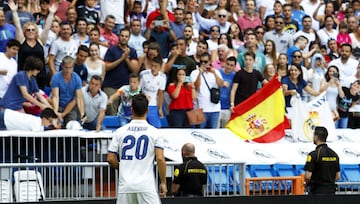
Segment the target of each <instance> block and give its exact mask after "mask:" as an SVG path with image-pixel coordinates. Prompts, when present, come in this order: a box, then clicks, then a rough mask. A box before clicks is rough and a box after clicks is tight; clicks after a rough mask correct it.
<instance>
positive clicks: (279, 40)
mask: <svg viewBox="0 0 360 204" xmlns="http://www.w3.org/2000/svg"><path fill="white" fill-rule="evenodd" d="M266 40H272V41H274V42H275V45H276V46H275V47H276V50H277V51H278V52H279V53H285V52H286V51H287V49H288V48H290V47H291V46H293V42H292V36H291V35H290V34H288V33H287V32H285V31H284V19H283V18H282V17H276V19H275V29H274V30H273V31H268V32H266V33H265V36H264V41H266Z"/></svg>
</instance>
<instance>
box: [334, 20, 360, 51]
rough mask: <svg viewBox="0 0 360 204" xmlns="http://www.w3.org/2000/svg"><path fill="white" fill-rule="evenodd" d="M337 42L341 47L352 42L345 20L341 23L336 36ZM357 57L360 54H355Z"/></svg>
mask: <svg viewBox="0 0 360 204" xmlns="http://www.w3.org/2000/svg"><path fill="white" fill-rule="evenodd" d="M336 42H337V44H338V47H340V46H341V45H342V44H345V43H346V44H352V43H351V37H350V35H349V33H348V26H347V24H346V23H345V22H341V23H340V25H339V34H338V35H337V36H336ZM353 47H354V46H353ZM359 54H360V53H359ZM355 57H360V56H355Z"/></svg>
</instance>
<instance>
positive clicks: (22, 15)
mask: <svg viewBox="0 0 360 204" xmlns="http://www.w3.org/2000/svg"><path fill="white" fill-rule="evenodd" d="M10 5H13V9H10V11H7V12H6V13H5V19H6V22H8V23H11V24H14V19H13V14H12V13H13V12H14V10H15V11H16V10H17V13H18V16H19V19H20V25H21V27H23V26H24V25H25V23H27V22H29V21H30V22H35V19H34V16H33V15H32V13H30V12H29V11H28V10H27V7H26V5H25V1H24V0H15V2H14V0H10V1H9V3H8V6H9V7H10Z"/></svg>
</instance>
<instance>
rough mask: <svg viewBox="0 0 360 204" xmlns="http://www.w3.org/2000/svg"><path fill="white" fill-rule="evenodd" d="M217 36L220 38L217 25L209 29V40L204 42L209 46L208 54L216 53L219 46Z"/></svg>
mask: <svg viewBox="0 0 360 204" xmlns="http://www.w3.org/2000/svg"><path fill="white" fill-rule="evenodd" d="M219 36H220V27H219V26H217V25H213V26H211V27H210V35H209V39H208V40H206V42H207V44H208V46H209V53H212V52H214V51H215V52H216V50H217V48H218V46H219V44H218V42H219Z"/></svg>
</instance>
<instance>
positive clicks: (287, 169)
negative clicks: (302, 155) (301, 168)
mask: <svg viewBox="0 0 360 204" xmlns="http://www.w3.org/2000/svg"><path fill="white" fill-rule="evenodd" d="M274 169H275V172H276V175H277V176H280V177H287V176H298V175H299V172H298V170H297V169H296V166H295V165H292V164H274ZM285 184H286V190H290V189H291V181H283V182H282V184H281V188H282V190H285Z"/></svg>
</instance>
